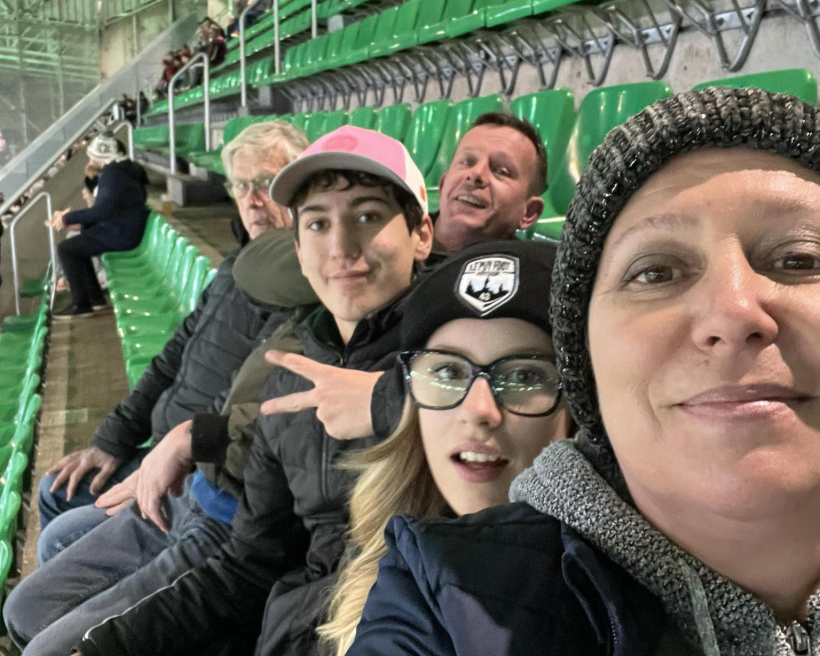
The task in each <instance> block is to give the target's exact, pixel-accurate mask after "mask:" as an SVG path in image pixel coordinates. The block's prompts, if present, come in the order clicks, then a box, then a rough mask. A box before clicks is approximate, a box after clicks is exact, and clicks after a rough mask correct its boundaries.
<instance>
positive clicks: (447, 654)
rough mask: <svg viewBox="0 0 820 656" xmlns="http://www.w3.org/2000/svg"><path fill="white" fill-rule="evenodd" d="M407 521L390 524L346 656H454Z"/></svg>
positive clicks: (396, 521) (404, 518)
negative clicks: (377, 568)
mask: <svg viewBox="0 0 820 656" xmlns="http://www.w3.org/2000/svg"><path fill="white" fill-rule="evenodd" d="M408 523H409V520H408V518H407V517H403V516H398V517H394V518H393V519H391V520H390V523H389V524H388V525H387V529H386V530H385V534H384V541H385V544H386V546H387V553H386V554H385V555H384V556H383V557H382V559H381V560H380V561H379V576H378V578H377V579H376V583H375V584H374V585H373V587H372V588H371V589H370V594H369V595H368V597H367V602H366V603H365V606H364V611H363V612H362V619H361V621H360V622H359V626H358V627H357V628H356V639H355V641H354V642H353V645H352V646H351V647H350V649H349V650H348V651H347V654H346V656H455V653H456V652H455V648H454V646H453V642H452V640H451V639H450V636H449V635H448V633H447V630H446V628H445V626H444V623H443V620H442V617H441V613H440V611H439V608H438V602H437V599H436V597H435V594H434V591H433V589H432V588H431V586H430V585H429V583H428V581H427V577H426V575H425V571H424V558H423V557H422V554H421V553H420V550H419V548H418V545H417V543H416V539H415V538H416V536H415V533H414V531H413V530H412V528H411V527H410V526H408Z"/></svg>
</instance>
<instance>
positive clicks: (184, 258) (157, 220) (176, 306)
mask: <svg viewBox="0 0 820 656" xmlns="http://www.w3.org/2000/svg"><path fill="white" fill-rule="evenodd" d="M102 261H103V265H104V266H105V270H106V273H107V275H108V288H109V290H110V293H111V304H112V305H113V306H114V315H115V318H116V322H117V333H118V334H119V336H120V341H121V342H122V350H123V357H124V358H125V368H126V374H127V377H128V382H129V384H130V385H131V387H133V386H134V385H135V384H136V382H137V380H138V379H139V377H140V376H141V375H142V372H143V371H144V370H145V368H146V367H147V366H148V363H149V362H150V361H151V359H152V358H153V357H154V356H155V355H157V354H158V353H159V352H160V351H161V350H162V348H163V347H164V346H165V343H166V342H167V341H168V340H169V339H170V337H171V335H173V333H174V331H175V330H176V329H177V327H178V326H179V324H180V323H182V321H183V319H184V318H185V317H186V316H188V314H190V313H191V312H193V311H194V308H195V307H196V304H197V301H198V300H199V296H200V294H201V293H202V290H203V289H204V288H205V287H206V286H207V285H208V283H209V282H210V281H211V280H212V278H213V276H214V275H215V273H216V272H215V271H213V270H211V268H210V267H211V261H210V260H209V259H208V258H207V257H204V256H202V255H199V251H198V249H197V248H196V246H193V245H191V244H189V243H188V239H187V238H185V237H181V236H180V235H179V231H178V230H176V229H174V228H172V227H171V226H169V225H168V223H166V222H165V220H163V218H162V217H161V216H160V215H159V214H156V213H152V214H151V216H150V217H149V219H148V223H147V224H146V226H145V234H144V235H143V238H142V241H141V242H140V245H139V246H137V248H135V249H134V250H131V251H124V252H113V253H106V254H105V255H103V257H102Z"/></svg>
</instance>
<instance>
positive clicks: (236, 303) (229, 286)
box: [91, 251, 288, 460]
mask: <svg viewBox="0 0 820 656" xmlns="http://www.w3.org/2000/svg"><path fill="white" fill-rule="evenodd" d="M237 254H238V251H235V252H233V253H231V254H230V255H228V257H226V258H225V261H224V262H222V264H221V265H220V267H219V270H218V273H217V275H216V277H215V278H214V279H213V281H212V282H211V284H210V285H208V287H207V288H206V289H205V291H204V292H203V293H202V297H201V298H200V299H199V303H198V304H197V306H196V309H195V310H194V311H193V312H192V313H191V314H190V315H188V317H187V318H186V319H185V321H183V322H182V325H180V327H179V328H178V329H177V331H176V332H175V333H174V336H173V337H172V338H171V339H170V340H169V341H168V343H167V344H166V345H165V348H164V349H163V350H162V353H160V354H159V355H158V356H157V357H155V358H154V359H153V360H152V361H151V364H150V365H149V367H148V369H146V371H145V373H144V374H143V375H142V377H141V378H140V379H139V381H138V382H137V384H136V386H135V387H134V390H133V392H132V393H131V394H130V396H128V397H127V398H126V399H125V400H124V401H122V402H121V403H120V404H119V405H117V407H116V408H114V410H113V411H112V412H111V413H110V414H109V415H108V416H107V417H106V418H105V419H104V420H103V422H102V423H101V424H100V426H99V428H97V433H96V435H95V436H94V439H93V440H92V442H91V443H92V444H93V445H94V446H96V447H99V448H100V449H102V450H103V451H105V452H106V453H109V454H111V455H113V456H116V457H118V458H121V459H123V460H127V459H129V458H131V457H133V456H134V454H135V451H136V449H137V447H139V445H140V444H142V443H144V442H145V441H146V440H147V439H148V438H149V437H150V438H151V440H152V443H153V444H156V443H157V442H158V441H159V440H161V439H162V438H163V437H164V436H165V434H166V433H167V432H168V431H169V430H170V429H172V428H173V427H174V426H176V425H177V424H179V423H181V422H183V421H186V420H188V419H190V418H191V417H192V416H193V414H194V413H195V412H198V411H209V410H214V409H215V410H217V411H218V410H219V409H221V402H222V401H224V392H225V390H227V389H229V388H230V386H231V378H232V376H233V374H234V373H235V372H236V371H237V370H238V369H239V367H240V366H241V365H242V362H243V361H244V360H245V358H247V357H248V355H249V354H250V352H251V351H252V350H253V348H254V345H255V343H256V341H257V338H258V336H259V333H260V330H261V329H262V326H263V325H265V322H266V321H267V320H268V318H269V314H270V313H269V312H268V309H267V308H263V307H261V306H259V305H256V304H255V303H253V302H252V301H251V300H250V299H249V298H248V297H247V296H245V295H244V294H243V293H242V292H240V291H239V290H238V289H237V288H236V286H235V285H234V281H233V275H232V269H233V263H234V260H235V259H236V256H237ZM287 316H288V314H287V313H286V312H282V313H281V319H282V321H284V320H285V319H286V318H287ZM220 395H221V396H220Z"/></svg>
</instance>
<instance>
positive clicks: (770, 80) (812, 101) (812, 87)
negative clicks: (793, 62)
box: [694, 68, 817, 105]
mask: <svg viewBox="0 0 820 656" xmlns="http://www.w3.org/2000/svg"><path fill="white" fill-rule="evenodd" d="M707 87H731V88H733V89H740V88H743V87H757V88H759V89H763V90H764V91H768V92H769V93H790V94H791V95H793V96H797V97H798V98H800V100H802V101H803V102H805V103H808V104H809V105H816V104H817V79H816V78H815V77H814V74H813V73H812V72H811V71H808V70H806V69H805V68H790V69H786V70H782V71H768V72H766V73H752V74H750V75H738V76H737V77H727V78H723V79H721V80H712V81H711V82H703V83H702V84H698V85H697V86H695V87H694V91H702V90H703V89H706V88H707Z"/></svg>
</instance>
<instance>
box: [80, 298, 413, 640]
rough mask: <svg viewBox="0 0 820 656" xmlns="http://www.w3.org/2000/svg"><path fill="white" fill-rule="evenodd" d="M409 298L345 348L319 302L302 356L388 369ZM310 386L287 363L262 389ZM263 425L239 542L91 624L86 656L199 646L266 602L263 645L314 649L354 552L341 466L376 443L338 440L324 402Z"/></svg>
mask: <svg viewBox="0 0 820 656" xmlns="http://www.w3.org/2000/svg"><path fill="white" fill-rule="evenodd" d="M399 303H400V302H397V303H395V304H393V305H392V306H391V307H390V308H387V309H385V310H383V311H381V312H379V313H377V314H376V315H375V316H374V317H372V318H370V319H366V320H362V321H360V322H359V324H358V326H357V327H356V330H355V331H354V334H353V336H352V337H351V339H350V342H349V343H348V344H347V346H343V345H342V344H341V340H340V338H339V335H338V330H337V329H336V326H335V324H334V322H333V319H332V316H331V315H330V314H329V313H328V311H327V310H325V309H320V310H318V311H317V312H316V314H314V315H312V316H311V317H310V318H309V319H308V320H307V321H306V322H305V324H304V328H303V330H304V332H303V338H302V339H303V349H304V354H305V355H306V356H307V357H309V358H311V359H314V360H316V361H318V362H322V363H326V364H333V365H337V366H343V367H346V368H352V369H358V370H364V371H377V370H384V369H386V368H387V367H389V366H391V365H392V362H393V360H394V358H395V357H396V352H397V350H398V345H399V330H398V326H399V316H398V315H399V311H398V310H399V307H398V306H399ZM310 387H311V384H310V383H309V382H308V381H306V380H305V379H303V378H301V377H299V376H296V375H295V374H292V373H291V372H289V371H287V370H285V369H281V368H280V369H276V370H275V371H274V372H273V373H272V374H271V376H270V377H269V378H268V379H267V381H266V383H265V386H264V388H263V396H264V397H265V398H272V397H277V396H281V395H283V394H288V393H291V392H296V391H303V390H307V389H309V388H310ZM259 426H260V430H259V432H258V433H257V437H256V439H255V441H254V444H253V448H252V450H251V454H250V460H249V463H248V466H247V468H246V469H245V476H244V478H245V494H244V497H243V499H242V502H241V503H240V506H239V509H238V511H237V514H236V516H235V517H234V521H233V532H232V536H231V540H230V542H228V543H227V544H226V545H225V546H223V550H222V552H221V553H220V554H219V555H218V556H217V557H215V558H212V559H211V560H210V561H209V562H208V564H207V565H206V566H205V567H202V568H200V569H197V570H194V571H192V572H190V573H188V574H186V575H184V576H182V577H180V578H179V579H178V580H177V581H176V582H175V583H174V585H172V586H170V587H168V588H165V589H163V590H160V591H158V592H157V593H155V594H154V595H152V596H151V597H149V598H147V599H146V600H144V601H143V602H141V603H140V604H138V605H137V606H135V607H134V608H133V609H131V610H129V611H128V612H126V613H125V614H124V615H121V616H118V617H113V618H110V619H109V620H106V621H105V622H103V623H102V624H100V625H99V626H97V627H95V628H94V629H92V630H91V631H89V633H88V634H87V635H86V638H85V640H83V642H82V644H81V645H80V650H81V652H82V653H83V654H84V656H96V655H97V654H164V655H166V656H170V655H172V654H190V653H195V652H196V650H197V649H199V648H200V647H201V646H203V645H207V644H209V643H210V642H211V641H212V640H213V639H214V638H215V637H216V636H219V635H223V634H224V633H226V632H230V631H235V630H237V629H239V628H240V627H242V626H243V625H247V624H249V623H252V622H254V621H259V619H260V617H262V616H263V611H264V618H263V629H262V638H261V639H260V642H259V644H258V645H257V654H292V655H294V656H297V655H298V656H308V655H309V654H313V653H316V638H315V633H314V629H315V626H316V625H317V624H318V622H319V620H320V617H321V616H322V614H323V612H324V609H325V607H324V604H325V602H326V600H327V592H328V588H329V587H330V586H331V585H332V582H333V575H334V573H335V571H336V569H337V568H338V565H339V560H340V559H341V556H342V553H343V551H344V534H345V530H346V526H347V520H348V516H347V509H346V500H347V494H348V492H349V488H350V487H351V485H352V474H351V473H350V472H346V471H343V470H341V469H339V468H336V467H334V463H336V462H338V461H339V459H340V458H342V457H343V456H344V455H345V454H347V453H349V452H351V451H356V450H359V449H362V448H366V447H369V446H373V445H374V444H375V442H376V440H375V438H365V439H358V440H350V441H339V440H334V439H332V438H330V437H329V436H328V435H327V433H326V432H325V430H324V427H323V426H322V424H321V422H319V420H318V419H317V418H316V412H315V410H306V411H303V412H299V413H295V414H284V415H271V416H265V417H263V418H262V419H261V420H260V423H259ZM266 600H267V606H266Z"/></svg>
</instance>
